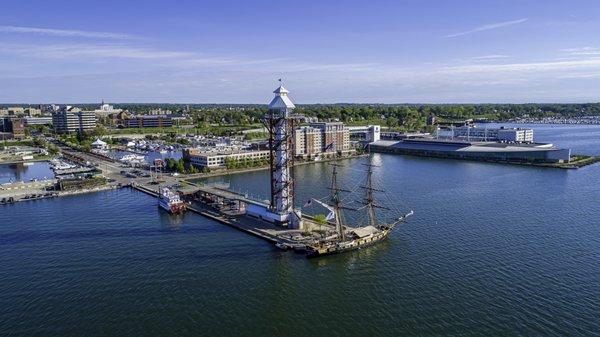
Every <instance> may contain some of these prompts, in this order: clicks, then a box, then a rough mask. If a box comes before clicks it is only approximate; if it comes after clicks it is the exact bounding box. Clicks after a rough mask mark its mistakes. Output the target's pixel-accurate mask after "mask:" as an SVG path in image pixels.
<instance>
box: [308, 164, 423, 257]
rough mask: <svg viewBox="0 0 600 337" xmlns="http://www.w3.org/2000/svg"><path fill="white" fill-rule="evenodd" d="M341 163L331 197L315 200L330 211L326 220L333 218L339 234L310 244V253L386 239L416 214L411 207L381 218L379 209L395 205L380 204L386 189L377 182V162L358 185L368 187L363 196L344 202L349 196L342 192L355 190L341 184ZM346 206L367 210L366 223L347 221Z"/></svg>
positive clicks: (353, 247)
mask: <svg viewBox="0 0 600 337" xmlns="http://www.w3.org/2000/svg"><path fill="white" fill-rule="evenodd" d="M338 166H340V165H338V164H333V173H332V181H331V187H330V190H331V194H330V196H329V197H328V199H329V200H326V201H322V200H319V199H312V201H315V202H316V203H318V204H320V205H321V206H323V207H325V208H326V209H328V210H329V211H330V213H329V215H328V216H327V217H326V220H328V223H331V221H332V220H333V223H334V225H335V234H333V235H330V236H328V237H326V238H324V239H322V240H318V241H316V242H314V243H311V244H308V245H306V251H307V257H318V256H325V255H330V254H337V253H343V252H347V251H351V250H356V249H361V248H364V247H368V246H371V245H373V244H376V243H378V242H380V241H382V240H383V239H385V238H386V237H387V236H388V235H389V234H390V232H391V231H392V229H394V227H396V225H398V224H399V223H402V222H404V221H406V218H408V217H409V216H411V215H413V211H410V212H409V213H407V214H404V215H402V216H395V217H393V218H391V219H390V220H388V221H380V220H379V219H378V214H377V212H376V210H383V211H392V209H391V208H390V207H388V206H387V205H380V204H378V203H376V201H375V193H385V192H384V191H383V190H381V189H378V188H376V187H374V186H373V183H372V179H373V167H374V165H372V164H366V166H367V167H368V169H367V177H366V180H365V183H364V184H362V185H359V186H357V187H358V189H361V190H364V193H363V195H362V198H360V199H359V200H353V201H351V202H349V203H348V204H344V203H343V201H344V200H348V199H349V198H348V197H347V196H344V197H342V193H352V192H353V191H351V190H346V189H342V188H340V187H338V182H337V167H338ZM354 206H356V207H354ZM343 210H346V211H353V212H362V213H366V223H364V224H362V226H361V224H359V223H353V225H358V226H355V227H354V226H351V224H348V223H346V221H345V216H344V214H343ZM392 212H393V211H392ZM359 217H360V216H357V217H355V218H359Z"/></svg>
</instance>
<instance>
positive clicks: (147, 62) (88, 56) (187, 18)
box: [0, 0, 600, 103]
mask: <svg viewBox="0 0 600 337" xmlns="http://www.w3.org/2000/svg"><path fill="white" fill-rule="evenodd" d="M598 18H600V1H592V0H589V1H577V0H571V1H553V0H546V1H528V0H520V1H511V0H504V1H485V0H479V1H463V0H453V1H450V0H448V1H425V0H423V1H418V0H412V1H411V0H406V1H401V0H397V1H377V0H370V1H351V0H345V1H341V0H340V1H334V0H320V1H316V0H315V1H308V0H306V1H279V2H277V1H249V0H246V1H230V0H220V1H211V2H209V1H152V0H147V1H143V2H142V1H112V0H102V1H100V0H88V1H77V2H75V1H63V0H53V1H41V0H40V1H27V0H20V1H5V2H3V4H2V8H1V10H0V102H2V103H9V102H24V103H38V102H39V103H51V102H56V103H62V102H98V101H100V100H101V99H104V100H106V101H110V102H182V103H183V102H186V103H265V102H267V101H268V100H269V98H270V97H271V95H272V94H271V91H272V89H273V88H274V87H275V86H276V84H277V79H278V78H283V79H284V82H285V85H286V87H288V89H290V91H291V92H292V96H293V98H294V100H295V101H296V102H298V103H333V102H381V103H404V102H413V103H463V102H474V103H478V102H517V103H518V102H597V101H600V98H599V97H600V34H599V32H600V20H598Z"/></svg>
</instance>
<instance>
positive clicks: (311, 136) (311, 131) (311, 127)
mask: <svg viewBox="0 0 600 337" xmlns="http://www.w3.org/2000/svg"><path fill="white" fill-rule="evenodd" d="M294 144H295V147H294V155H295V156H297V157H315V156H319V155H322V154H325V155H332V154H336V153H339V154H343V153H347V152H349V151H350V131H349V130H348V128H347V127H346V126H345V125H344V124H343V123H342V122H316V123H309V124H308V126H302V127H300V128H297V129H296V130H295V131H294Z"/></svg>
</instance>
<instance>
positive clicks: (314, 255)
mask: <svg viewBox="0 0 600 337" xmlns="http://www.w3.org/2000/svg"><path fill="white" fill-rule="evenodd" d="M389 232H390V230H387V231H386V232H384V233H383V234H382V235H381V236H379V237H377V238H376V239H374V240H371V241H368V242H365V243H361V244H358V245H357V246H352V247H344V248H338V247H333V248H329V249H327V250H326V251H320V250H315V249H313V250H309V251H308V252H307V253H306V257H307V258H309V259H313V258H317V257H322V256H328V255H334V254H341V253H346V252H349V251H353V250H360V249H363V248H367V247H371V246H373V245H375V244H377V243H379V242H381V241H383V240H385V238H387V237H388V234H389Z"/></svg>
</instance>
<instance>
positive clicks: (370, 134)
mask: <svg viewBox="0 0 600 337" xmlns="http://www.w3.org/2000/svg"><path fill="white" fill-rule="evenodd" d="M348 131H349V132H350V138H351V139H354V140H361V141H365V142H369V143H372V142H376V141H379V140H381V126H379V125H366V126H349V127H348Z"/></svg>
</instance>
